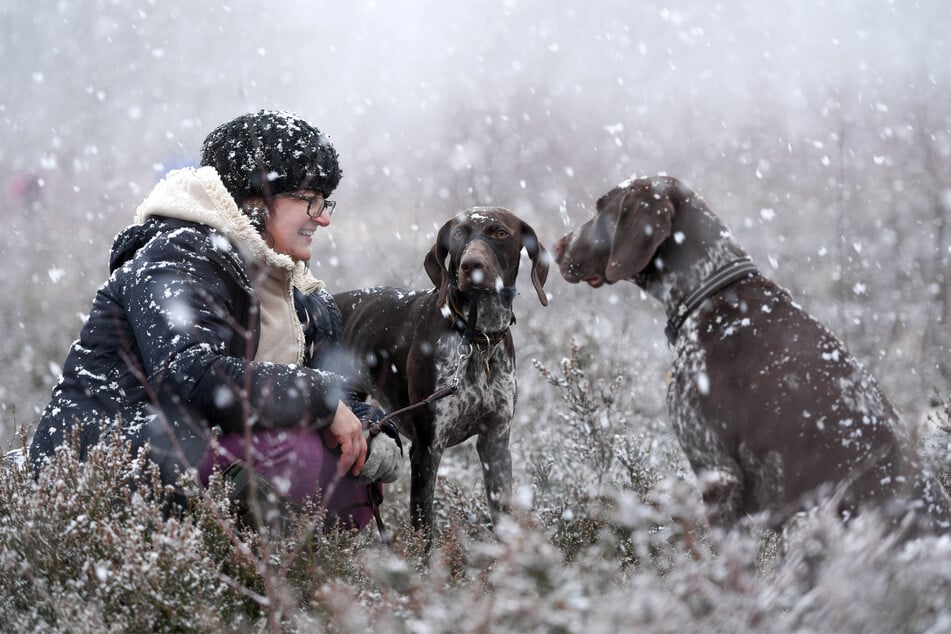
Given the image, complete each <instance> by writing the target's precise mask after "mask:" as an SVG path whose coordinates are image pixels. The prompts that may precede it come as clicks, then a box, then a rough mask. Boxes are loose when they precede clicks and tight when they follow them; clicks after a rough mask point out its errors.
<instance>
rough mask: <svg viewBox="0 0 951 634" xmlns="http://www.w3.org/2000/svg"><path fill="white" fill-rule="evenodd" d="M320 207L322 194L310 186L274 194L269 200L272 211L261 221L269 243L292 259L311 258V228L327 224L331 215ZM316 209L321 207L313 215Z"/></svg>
mask: <svg viewBox="0 0 951 634" xmlns="http://www.w3.org/2000/svg"><path fill="white" fill-rule="evenodd" d="M310 199H313V200H310ZM309 200H310V212H309V214H308V210H307V208H308V201H309ZM323 207H324V197H323V196H321V195H320V194H315V193H314V192H312V191H310V190H306V191H299V192H295V193H293V194H279V195H277V196H275V197H274V199H273V201H272V202H271V212H270V213H269V214H268V215H267V219H266V220H265V221H264V233H265V237H266V238H267V239H268V244H270V245H271V248H272V249H274V250H275V251H277V252H278V253H283V254H284V255H289V256H290V257H291V258H292V259H294V260H295V261H305V260H310V258H311V245H312V243H313V241H314V231H316V230H317V227H326V226H327V225H329V224H330V215H329V214H328V213H327V210H326V209H323ZM318 209H320V210H321V212H320V215H319V216H316V217H314V216H315V215H316V213H317V210H318Z"/></svg>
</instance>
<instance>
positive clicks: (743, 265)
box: [664, 256, 759, 345]
mask: <svg viewBox="0 0 951 634" xmlns="http://www.w3.org/2000/svg"><path fill="white" fill-rule="evenodd" d="M758 272H759V269H757V268H756V265H755V264H753V260H752V259H751V258H750V257H749V256H747V257H745V258H739V259H737V260H732V261H731V262H728V263H727V264H725V265H724V266H722V267H721V268H719V269H717V270H716V271H714V272H713V273H712V274H711V275H710V277H708V278H707V279H705V280H703V282H701V284H700V286H698V287H697V288H695V289H694V290H693V292H692V293H690V295H688V296H687V299H685V300H684V301H682V302H680V304H679V305H678V306H677V308H676V310H674V316H673V317H671V318H670V319H668V320H667V326H666V328H664V334H666V335H667V343H668V344H670V345H674V344H675V343H677V334H678V333H679V332H680V327H681V326H683V325H684V322H685V321H687V317H689V316H690V313H692V312H693V311H694V310H696V309H697V307H699V306H700V304H702V303H703V302H705V301H706V300H707V299H708V298H710V297H712V296H713V294H714V293H718V292H720V291H722V290H723V289H724V288H726V287H727V286H729V285H730V284H733V283H734V282H739V281H740V280H742V279H743V278H744V277H747V276H749V275H753V274H755V273H758Z"/></svg>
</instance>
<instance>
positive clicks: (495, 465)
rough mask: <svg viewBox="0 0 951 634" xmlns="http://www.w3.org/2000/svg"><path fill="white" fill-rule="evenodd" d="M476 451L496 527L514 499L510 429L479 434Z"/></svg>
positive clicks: (490, 511)
mask: <svg viewBox="0 0 951 634" xmlns="http://www.w3.org/2000/svg"><path fill="white" fill-rule="evenodd" d="M476 451H477V452H478V454H479V461H480V463H481V465H482V479H483V481H484V482H485V494H486V498H487V499H488V502H489V513H490V514H491V516H492V524H493V525H494V524H497V523H498V521H499V514H500V513H502V512H504V511H507V510H508V505H509V502H510V501H511V499H512V453H511V452H510V451H509V431H508V428H506V430H505V432H504V433H502V434H495V435H490V434H488V433H483V434H479V438H478V440H477V441H476Z"/></svg>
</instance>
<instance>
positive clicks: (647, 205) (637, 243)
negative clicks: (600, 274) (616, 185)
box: [604, 189, 674, 282]
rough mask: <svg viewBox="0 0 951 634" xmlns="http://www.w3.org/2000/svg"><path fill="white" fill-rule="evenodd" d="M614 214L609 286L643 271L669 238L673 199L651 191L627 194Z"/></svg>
mask: <svg viewBox="0 0 951 634" xmlns="http://www.w3.org/2000/svg"><path fill="white" fill-rule="evenodd" d="M638 194H640V195H638ZM613 212H614V213H617V214H618V219H617V224H616V225H615V229H614V238H613V239H612V240H611V254H610V256H609V257H608V264H607V267H606V268H605V271H604V279H605V280H607V281H608V282H617V281H618V280H624V279H627V278H630V277H633V276H634V275H637V274H638V273H640V272H641V271H643V270H644V269H645V268H646V267H647V265H648V264H650V261H651V260H652V259H653V258H654V253H655V252H656V251H657V248H658V247H659V246H660V245H661V243H662V242H663V241H664V240H666V239H667V238H669V237H670V233H671V227H672V226H673V220H674V206H673V204H672V203H671V202H670V198H668V197H667V196H659V197H658V196H655V195H654V192H653V191H652V190H651V189H647V190H642V191H640V192H635V191H628V192H627V193H625V194H624V197H623V198H622V199H621V201H620V203H619V204H618V208H617V209H616V210H613ZM609 213H610V212H609Z"/></svg>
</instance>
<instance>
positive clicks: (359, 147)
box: [0, 0, 951, 448]
mask: <svg viewBox="0 0 951 634" xmlns="http://www.w3.org/2000/svg"><path fill="white" fill-rule="evenodd" d="M949 33H951V10H949V9H948V5H947V2H946V0H923V1H920V2H914V1H902V0H893V1H886V0H865V1H859V0H855V1H844V0H843V1H835V0H829V1H818V0H801V1H798V2H776V3H764V2H740V1H734V0H723V1H721V2H706V1H704V2H701V1H699V0H687V1H674V2H667V3H653V2H639V1H632V0H623V1H621V0H608V1H602V2H564V1H559V0H509V1H507V2H484V1H476V0H459V1H454V2H423V1H420V0H412V1H404V2H398V3H397V2H390V3H388V2H383V1H380V2H347V3H344V2H303V1H299V0H298V1H296V2H291V1H287V0H283V1H281V0H278V1H272V2H267V3H263V2H248V1H246V0H235V1H232V2H225V3H214V2H212V3H194V2H186V1H184V0H171V1H158V0H155V1H152V2H135V1H132V2H130V1H128V0H123V1H121V2H120V1H106V0H88V1H83V2H78V1H76V2H70V1H67V0H64V1H61V2H35V1H32V0H30V1H28V0H5V1H4V3H3V4H2V6H0V59H2V60H3V62H4V64H3V72H2V73H0V187H2V191H0V195H2V201H3V204H2V207H0V219H2V226H3V231H2V232H0V267H2V268H0V271H2V275H0V297H2V299H0V302H2V303H0V441H2V444H3V447H4V448H7V447H8V446H9V444H10V443H11V442H12V432H13V430H14V428H15V427H16V426H19V425H25V426H28V427H32V426H35V424H36V422H37V420H38V417H39V413H40V411H41V410H42V408H43V407H44V406H45V403H46V400H47V399H48V396H49V390H50V388H51V386H52V384H53V383H54V382H55V380H56V378H57V375H58V374H59V366H60V364H61V363H62V361H63V359H64V357H65V354H66V350H67V347H68V345H69V343H70V342H71V341H72V340H73V339H74V338H75V337H76V336H77V334H78V332H79V329H80V327H81V324H82V320H83V319H84V316H85V312H86V311H87V310H88V306H89V303H90V301H91V299H92V297H93V294H94V292H95V289H96V288H97V287H98V286H99V284H101V283H102V281H103V280H104V279H105V276H106V275H107V263H108V250H109V247H110V246H111V242H112V237H113V236H114V235H115V233H116V232H117V231H119V230H120V229H121V228H123V227H124V226H126V225H127V224H129V223H131V222H132V218H133V214H134V211H135V208H136V206H137V205H138V204H139V202H140V201H141V200H142V199H143V198H144V197H145V196H146V194H147V193H148V192H149V190H150V188H151V187H152V186H153V185H154V183H155V182H156V181H157V180H158V179H159V178H161V176H162V175H163V174H164V173H165V172H166V171H167V170H169V169H172V168H175V167H180V166H183V165H188V164H191V163H193V162H195V161H197V153H198V149H199V147H200V143H201V140H202V139H203V137H204V136H205V134H207V132H209V131H210V130H211V129H212V128H214V127H215V126H217V125H218V124H220V123H222V122H224V121H226V120H229V119H231V118H233V117H235V116H237V115H238V114H241V113H243V112H246V111H252V110H256V109H258V108H261V107H267V108H277V109H285V110H291V111H294V112H296V113H298V114H300V115H302V116H303V117H304V118H306V119H308V120H309V121H311V122H312V123H314V124H315V125H317V127H319V128H320V129H321V130H322V131H324V132H326V133H328V134H329V135H330V137H331V139H332V141H333V143H334V145H335V147H336V148H337V150H338V151H339V153H340V157H341V164H342V167H343V171H344V178H343V181H342V183H341V185H340V187H339V189H338V190H337V191H336V192H335V193H334V196H333V198H334V199H336V200H337V201H338V207H337V209H338V212H337V214H336V215H335V216H334V220H333V225H332V226H331V228H330V229H329V230H328V231H323V232H321V234H320V235H318V239H317V241H316V242H315V260H314V261H313V262H312V267H313V269H314V271H315V273H316V274H317V276H318V277H320V278H322V279H324V280H326V281H327V282H328V284H329V286H330V287H331V289H334V290H344V289H347V288H354V287H358V286H368V285H376V284H394V285H400V286H408V287H413V288H427V287H428V286H429V281H428V279H427V278H426V276H425V274H424V273H423V270H422V266H421V264H422V258H423V256H424V254H425V252H426V251H427V250H428V248H429V246H430V245H431V243H432V240H433V238H434V236H435V231H436V229H437V228H438V227H439V226H440V225H441V224H442V223H443V222H444V221H445V220H446V219H448V218H449V217H450V216H451V215H453V213H454V212H456V211H458V210H460V209H463V208H465V207H468V206H471V205H477V204H480V205H481V204H493V205H502V206H505V207H508V208H510V209H513V210H514V211H516V212H517V213H518V214H520V215H521V216H522V217H523V218H524V219H525V220H526V221H528V222H529V223H530V224H532V225H533V226H534V227H535V229H536V231H537V233H538V236H539V238H540V239H541V241H542V242H543V243H544V244H545V245H547V246H549V247H550V246H552V245H553V243H554V242H555V241H556V240H557V239H558V237H560V236H561V235H562V234H563V233H564V232H565V231H566V229H567V228H568V227H569V226H573V225H575V224H578V223H580V222H581V221H583V220H585V219H586V218H587V217H588V216H589V214H590V213H591V210H592V209H593V204H594V201H596V200H597V198H598V197H599V196H600V195H601V194H603V193H605V192H606V191H607V190H608V189H610V187H612V186H613V185H614V184H616V183H618V182H619V181H622V180H624V179H626V178H628V177H630V176H632V175H646V174H654V173H658V172H663V173H667V174H670V175H673V176H677V177H679V178H681V179H682V180H684V181H685V182H686V183H687V184H688V185H689V186H691V187H692V188H694V189H695V190H697V191H698V192H700V193H701V194H702V195H703V196H704V197H705V198H706V200H707V202H708V203H709V204H710V206H711V207H712V209H713V210H714V211H715V212H717V213H718V214H719V215H720V216H721V217H722V218H723V219H724V220H725V221H726V222H727V224H728V225H729V226H731V228H732V229H733V230H734V232H735V233H736V234H737V236H738V237H739V239H740V241H741V242H742V243H743V244H744V245H745V246H746V247H747V248H748V249H749V250H750V252H751V253H752V255H753V257H754V260H755V261H756V262H757V263H759V265H760V266H761V267H762V268H763V269H764V270H765V271H766V272H767V274H769V275H770V276H772V277H774V278H775V279H776V280H777V281H778V282H779V283H780V284H781V285H783V286H785V287H787V288H789V289H790V290H791V291H792V293H793V295H794V296H795V297H796V298H797V299H798V300H799V301H800V303H802V304H803V305H804V306H805V307H806V308H807V309H808V310H809V311H811V312H812V313H813V314H815V315H816V316H817V317H819V318H820V320H821V321H823V322H824V323H826V325H828V326H829V327H830V328H832V330H833V331H834V332H836V334H838V335H839V336H840V337H841V338H843V339H845V340H846V341H847V342H848V345H849V347H850V348H851V349H852V351H853V353H855V355H856V356H857V357H858V358H859V360H860V361H862V362H863V363H864V364H866V365H867V366H868V367H869V368H870V369H871V370H872V372H873V374H875V375H876V376H877V377H878V378H879V379H880V381H881V382H882V384H883V387H884V388H885V391H886V392H887V393H888V394H889V395H890V396H891V397H892V399H893V400H895V402H896V404H897V405H898V406H899V408H900V409H901V410H902V411H903V412H904V413H905V414H906V416H908V417H910V418H912V419H918V418H920V417H921V416H922V414H923V412H924V411H926V410H927V408H928V407H929V405H931V404H932V401H933V400H934V397H935V396H942V395H944V394H945V393H946V391H947V389H948V381H949V378H951V366H949V365H948V352H949V350H948V344H949V343H951V333H949V332H948V319H949V310H951V300H949V288H948V284H949V280H948V279H947V271H948V259H949V255H951V254H949V249H951V236H949V235H948V227H947V223H948V217H949V215H951V170H949V155H951V108H949V105H951V99H949V81H951V62H949V58H951V51H949V47H948V34H949ZM523 269H524V270H525V271H526V272H527V265H526V264H525V263H524V262H523ZM521 288H522V291H523V292H522V296H521V298H520V299H519V300H518V301H517V303H516V313H517V315H518V318H519V323H518V325H516V326H515V338H516V343H517V345H518V346H519V354H520V362H519V363H520V365H519V380H520V383H521V385H522V394H523V395H522V397H520V404H519V407H520V409H521V410H522V411H523V413H522V414H520V416H522V417H524V416H526V414H525V413H524V411H525V408H529V409H530V408H531V407H532V405H533V403H535V402H536V400H538V399H544V398H546V396H545V395H546V391H545V387H546V386H545V385H544V382H542V381H540V380H539V379H538V377H537V373H536V372H535V371H534V370H533V368H532V366H531V363H530V361H531V359H536V358H537V359H539V360H540V361H541V362H544V363H551V362H555V363H557V360H558V359H559V358H561V357H562V356H564V355H565V354H566V349H567V343H566V342H567V341H568V340H569V339H577V340H578V341H580V343H582V344H583V345H584V346H586V350H587V351H588V353H589V354H590V355H591V356H592V357H594V358H608V357H610V362H611V363H612V364H614V365H615V366H620V365H623V366H625V367H626V372H627V373H628V376H630V377H632V381H633V382H634V384H635V385H634V388H636V389H637V390H641V389H642V388H641V385H640V383H639V382H642V383H643V384H644V386H643V393H645V394H649V395H650V398H651V399H655V400H653V401H650V402H649V403H647V412H648V413H647V415H648V416H657V417H664V416H665V413H664V412H663V407H662V404H661V403H662V392H663V390H664V386H663V372H664V369H665V368H666V364H667V363H668V362H669V359H670V352H669V350H668V349H667V348H666V342H665V340H664V335H663V313H662V310H661V308H660V306H659V305H658V304H656V303H654V302H653V301H648V300H646V299H644V298H643V297H642V296H641V295H640V293H639V291H638V290H637V289H636V288H635V287H634V286H632V285H629V284H618V285H616V286H614V287H611V288H610V289H601V290H599V291H594V290H591V289H588V288H586V287H585V288H581V287H570V286H568V285H567V284H565V283H564V282H563V281H562V280H561V279H560V276H559V275H558V273H557V271H556V270H555V269H554V268H553V270H552V273H551V276H550V278H549V282H548V285H547V288H548V291H549V293H550V294H551V296H552V301H551V306H550V307H549V308H547V309H542V308H541V307H540V306H539V305H538V303H537V302H536V301H535V300H534V299H533V293H532V292H531V291H530V290H526V289H529V286H528V282H527V280H526V278H525V277H524V273H523V278H522V279H521ZM605 372H606V374H610V371H609V370H605ZM634 388H632V389H634ZM549 397H550V393H549Z"/></svg>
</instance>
